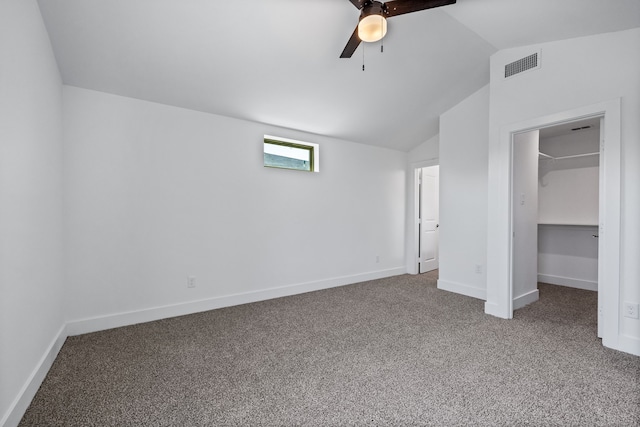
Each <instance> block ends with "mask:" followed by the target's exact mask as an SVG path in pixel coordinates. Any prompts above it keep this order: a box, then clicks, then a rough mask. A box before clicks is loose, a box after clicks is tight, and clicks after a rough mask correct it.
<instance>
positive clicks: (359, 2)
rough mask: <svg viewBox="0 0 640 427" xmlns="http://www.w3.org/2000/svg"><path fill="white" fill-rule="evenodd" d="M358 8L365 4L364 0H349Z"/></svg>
mask: <svg viewBox="0 0 640 427" xmlns="http://www.w3.org/2000/svg"><path fill="white" fill-rule="evenodd" d="M349 1H350V2H351V3H352V4H353V5H354V6H355V7H356V8H357V9H358V10H360V9H362V7H363V6H364V0H349Z"/></svg>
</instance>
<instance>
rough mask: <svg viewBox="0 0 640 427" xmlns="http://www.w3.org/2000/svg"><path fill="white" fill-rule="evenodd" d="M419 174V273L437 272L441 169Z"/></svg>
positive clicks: (430, 168) (432, 168)
mask: <svg viewBox="0 0 640 427" xmlns="http://www.w3.org/2000/svg"><path fill="white" fill-rule="evenodd" d="M416 172H417V174H418V192H417V193H418V200H417V203H416V204H417V206H418V221H417V222H418V227H417V231H418V272H419V273H426V272H429V271H433V270H437V269H438V266H439V256H438V253H439V251H438V242H439V227H440V224H439V212H440V208H439V198H440V197H439V196H440V195H439V188H440V184H439V182H440V167H439V166H437V165H436V166H428V167H423V168H420V169H417V170H416Z"/></svg>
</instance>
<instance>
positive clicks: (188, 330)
mask: <svg viewBox="0 0 640 427" xmlns="http://www.w3.org/2000/svg"><path fill="white" fill-rule="evenodd" d="M20 425H21V426H236V425H238V426H295V425H300V426H344V425H378V426H383V425H390V426H413V425H416V426H423V425H424V426H426V425H438V426H453V425H473V426H495V425H509V426H513V425H531V426H550V425H563V426H564V425H574V426H594V425H602V426H638V425H640V358H639V357H635V356H631V355H628V354H624V353H620V352H617V351H613V350H609V349H606V348H604V347H602V345H601V343H600V340H598V339H597V338H596V294H595V293H594V292H589V291H582V290H577V289H570V288H563V287H559V286H552V285H545V284H540V301H538V302H536V303H534V304H532V305H530V306H527V307H525V308H523V309H520V310H518V311H516V313H515V318H514V319H513V320H501V319H497V318H494V317H491V316H488V315H485V314H484V313H483V301H480V300H476V299H472V298H468V297H464V296H460V295H456V294H453V293H449V292H445V291H440V290H438V289H436V286H435V279H434V275H433V274H426V275H420V276H409V275H404V276H398V277H393V278H389V279H382V280H376V281H371V282H365V283H360V284H355V285H350V286H345V287H341V288H334V289H329V290H324V291H319V292H312V293H308V294H303V295H297V296H292V297H287V298H280V299H275V300H270V301H264V302H260V303H254V304H247V305H242V306H237V307H231V308H225V309H220V310H214V311H209V312H205V313H200V314H194V315H190V316H183V317H178V318H172V319H165V320H161V321H157V322H151V323H146V324H140V325H134V326H129V327H124V328H118V329H113V330H108V331H104V332H98V333H93V334H87V335H82V336H77V337H71V338H69V339H68V340H67V341H66V343H65V345H64V347H63V348H62V350H61V352H60V354H59V356H58V358H57V360H56V361H55V363H54V365H53V367H52V369H51V371H50V372H49V375H48V376H47V378H46V380H45V381H44V383H43V384H42V387H41V388H40V390H39V392H38V394H37V395H36V397H35V399H34V400H33V402H32V404H31V406H30V407H29V409H28V410H27V412H26V414H25V416H24V418H23V420H22V422H21V423H20Z"/></svg>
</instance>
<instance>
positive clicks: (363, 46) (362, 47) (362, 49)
mask: <svg viewBox="0 0 640 427" xmlns="http://www.w3.org/2000/svg"><path fill="white" fill-rule="evenodd" d="M362 71H364V43H362Z"/></svg>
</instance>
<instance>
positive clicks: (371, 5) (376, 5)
mask: <svg viewBox="0 0 640 427" xmlns="http://www.w3.org/2000/svg"><path fill="white" fill-rule="evenodd" d="M386 14H387V8H386V6H385V4H384V3H381V2H379V1H368V2H365V4H364V6H363V7H362V10H361V11H360V21H362V20H363V19H364V18H366V17H367V16H369V15H380V16H385V15H386Z"/></svg>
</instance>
